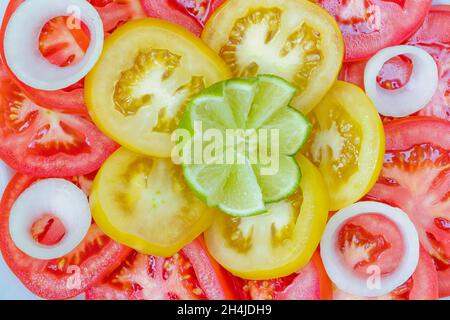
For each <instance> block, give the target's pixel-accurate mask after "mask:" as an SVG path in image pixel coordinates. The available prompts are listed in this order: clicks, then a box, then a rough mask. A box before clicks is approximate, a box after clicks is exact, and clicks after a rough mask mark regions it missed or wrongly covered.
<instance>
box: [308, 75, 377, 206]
mask: <svg viewBox="0 0 450 320" xmlns="http://www.w3.org/2000/svg"><path fill="white" fill-rule="evenodd" d="M309 118H310V120H311V122H312V124H313V130H312V134H311V138H310V140H309V142H308V143H307V144H306V145H305V147H304V149H303V152H304V153H305V154H306V156H307V157H308V158H309V159H311V160H312V161H313V162H314V163H315V164H316V165H317V166H318V167H319V170H320V171H321V172H322V175H323V177H324V179H325V182H326V184H327V186H328V191H329V193H330V209H331V210H339V209H342V208H344V207H347V206H349V205H350V204H352V203H354V202H356V201H358V200H359V199H360V198H361V197H362V196H364V195H365V194H366V193H367V192H368V191H369V190H370V189H371V188H372V187H373V185H374V184H375V182H376V180H377V178H378V176H379V174H380V171H381V166H382V164H383V157H384V130H383V125H382V122H381V120H380V117H379V115H378V112H377V110H376V109H375V107H374V106H373V104H372V102H371V101H370V100H369V98H368V97H367V96H366V94H365V93H364V92H363V91H362V90H361V89H360V88H358V87H356V86H354V85H353V84H350V83H346V82H341V81H337V82H336V83H335V85H334V86H333V88H332V89H331V90H330V91H329V92H328V93H327V95H326V96H325V98H324V99H323V100H322V101H321V102H320V103H319V105H318V106H317V107H316V108H315V109H314V110H313V112H311V113H310V114H309Z"/></svg>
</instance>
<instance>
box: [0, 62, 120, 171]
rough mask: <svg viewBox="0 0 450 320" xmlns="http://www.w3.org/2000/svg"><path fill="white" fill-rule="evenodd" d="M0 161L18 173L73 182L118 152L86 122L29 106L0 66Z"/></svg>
mask: <svg viewBox="0 0 450 320" xmlns="http://www.w3.org/2000/svg"><path fill="white" fill-rule="evenodd" d="M0 84H1V85H0V88H1V89H0V102H1V105H0V120H1V125H0V137H1V139H2V144H1V145H0V157H1V158H2V159H3V160H4V161H5V162H6V163H8V164H9V166H11V167H12V168H14V169H15V170H16V171H19V172H22V173H26V174H32V175H35V176H43V177H48V176H59V177H65V176H72V175H82V174H88V173H90V172H92V171H95V170H97V169H98V168H99V167H100V165H101V164H102V163H103V161H104V160H105V159H106V158H107V157H108V156H109V155H110V154H111V153H112V152H113V151H114V150H115V149H116V148H117V146H116V144H115V143H114V142H112V141H111V140H110V139H109V138H107V137H106V136H104V135H103V134H102V133H101V132H100V131H99V130H98V129H97V128H96V127H95V126H94V125H93V124H92V123H91V122H90V121H89V120H87V119H86V118H84V117H81V116H78V115H72V114H67V113H62V112H57V111H51V110H49V109H46V108H43V107H41V106H39V105H37V104H35V103H34V102H33V101H31V100H30V99H29V98H28V97H27V96H26V95H25V94H24V93H23V92H22V91H21V90H20V88H19V87H18V86H16V85H15V83H13V82H12V80H11V79H10V78H9V77H8V75H7V74H6V72H5V71H4V69H3V67H2V66H1V65H0Z"/></svg>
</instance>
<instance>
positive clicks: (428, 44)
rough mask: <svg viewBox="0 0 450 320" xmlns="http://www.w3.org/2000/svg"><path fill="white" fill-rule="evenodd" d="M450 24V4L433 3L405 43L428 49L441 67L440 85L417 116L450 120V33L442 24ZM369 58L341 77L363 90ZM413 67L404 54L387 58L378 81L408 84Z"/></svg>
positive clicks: (349, 67)
mask: <svg viewBox="0 0 450 320" xmlns="http://www.w3.org/2000/svg"><path fill="white" fill-rule="evenodd" d="M449 23H450V7H449V6H434V7H432V9H431V11H430V13H429V14H428V16H427V17H426V19H425V22H424V24H423V26H422V27H421V28H420V29H419V31H417V33H415V34H414V35H413V36H412V37H411V39H409V40H408V41H407V43H406V44H409V45H413V46H416V47H419V48H422V49H424V50H425V51H427V52H428V53H429V54H430V55H431V56H432V57H433V58H434V60H435V61H436V64H437V65H438V70H439V86H438V89H437V91H436V94H435V95H434V97H433V99H432V100H431V101H430V102H429V103H428V105H427V106H425V107H424V108H423V109H422V110H420V111H419V112H418V113H417V115H423V116H435V117H438V118H442V119H446V120H448V121H450V33H449V32H446V30H445V28H442V26H443V25H448V24H449ZM366 63H367V62H366V61H359V62H353V63H346V64H345V65H344V66H343V68H342V71H341V76H340V78H341V79H342V80H344V81H347V82H352V83H354V84H356V85H358V86H359V87H361V88H362V89H364V69H365V67H366ZM412 68H413V66H412V65H411V63H408V61H407V60H405V58H403V57H395V58H393V59H391V60H390V61H388V62H387V63H386V64H385V65H384V66H383V69H382V70H381V72H380V77H379V84H380V85H381V86H382V87H384V88H387V89H389V87H390V88H395V87H402V86H403V85H404V84H406V83H407V81H408V79H409V76H410V75H411V71H412Z"/></svg>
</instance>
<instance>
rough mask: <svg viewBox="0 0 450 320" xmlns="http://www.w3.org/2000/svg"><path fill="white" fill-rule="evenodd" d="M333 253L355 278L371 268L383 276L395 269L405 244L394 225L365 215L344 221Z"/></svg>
mask: <svg viewBox="0 0 450 320" xmlns="http://www.w3.org/2000/svg"><path fill="white" fill-rule="evenodd" d="M336 240H337V241H336V244H335V245H336V250H337V252H338V253H339V255H340V258H341V260H342V261H343V263H344V264H345V265H346V266H347V267H348V269H349V270H352V271H353V272H354V273H355V274H356V275H358V276H362V277H363V276H366V275H367V272H366V271H367V268H368V267H369V266H370V265H376V266H378V267H379V269H380V272H381V274H382V275H386V274H390V273H392V272H393V271H395V269H397V268H398V266H399V264H400V261H401V259H402V256H403V252H404V249H405V244H404V243H403V239H402V235H401V233H400V231H399V229H398V227H397V225H396V224H395V223H393V222H392V221H391V220H389V219H388V218H386V217H384V216H382V215H380V214H376V213H365V214H362V215H359V216H356V217H353V218H351V219H349V220H347V221H346V222H345V223H344V224H343V226H341V227H340V229H339V231H338V236H337V239H336Z"/></svg>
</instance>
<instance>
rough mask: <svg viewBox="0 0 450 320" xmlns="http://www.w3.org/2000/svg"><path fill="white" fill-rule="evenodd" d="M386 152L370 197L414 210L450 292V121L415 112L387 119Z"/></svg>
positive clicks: (443, 292)
mask: <svg viewBox="0 0 450 320" xmlns="http://www.w3.org/2000/svg"><path fill="white" fill-rule="evenodd" d="M385 134H386V156H385V161H384V165H383V170H382V173H381V176H380V178H379V180H378V182H377V184H376V185H375V187H374V188H373V189H372V190H371V191H370V193H369V198H370V199H373V200H376V201H382V202H385V203H387V204H389V205H392V206H395V207H400V208H401V209H402V210H403V211H405V212H406V213H408V215H409V217H410V218H411V220H412V221H413V222H414V224H415V226H416V229H417V231H418V233H419V237H420V241H421V243H422V245H423V246H424V248H425V249H426V250H427V251H428V253H429V254H430V255H431V256H432V257H433V258H434V260H435V262H436V264H437V266H438V271H439V273H438V274H439V282H440V285H441V289H440V294H441V296H448V295H450V285H449V284H450V192H449V190H450V122H448V121H445V120H441V119H436V118H428V117H410V118H405V119H401V120H396V121H391V122H389V123H387V124H385Z"/></svg>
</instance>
